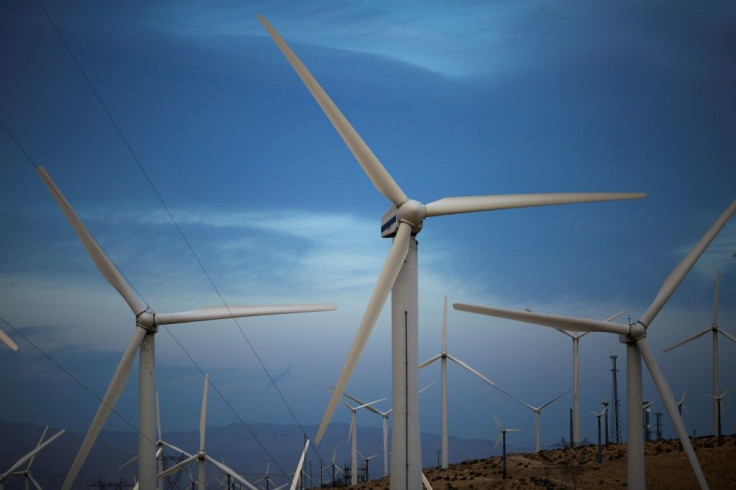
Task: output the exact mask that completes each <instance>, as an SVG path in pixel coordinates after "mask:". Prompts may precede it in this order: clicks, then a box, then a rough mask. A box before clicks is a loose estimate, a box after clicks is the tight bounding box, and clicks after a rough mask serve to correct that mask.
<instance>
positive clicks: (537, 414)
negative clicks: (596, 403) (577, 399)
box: [495, 386, 572, 453]
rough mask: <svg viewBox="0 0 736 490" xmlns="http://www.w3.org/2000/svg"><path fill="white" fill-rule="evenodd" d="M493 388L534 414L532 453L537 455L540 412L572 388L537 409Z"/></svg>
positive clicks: (499, 389)
mask: <svg viewBox="0 0 736 490" xmlns="http://www.w3.org/2000/svg"><path fill="white" fill-rule="evenodd" d="M495 388H496V389H497V390H498V391H500V392H501V393H503V394H505V395H507V396H509V397H511V398H513V399H514V400H516V401H517V402H519V403H521V404H522V405H524V406H525V407H526V408H528V409H529V410H531V411H532V412H534V452H535V453H538V452H539V417H540V415H542V410H544V409H545V408H547V406H548V405H550V404H552V403H553V402H556V401H557V400H559V399H560V398H562V397H563V396H565V395H567V394H568V393H570V392H571V391H572V388H570V389H569V390H567V391H566V392H564V393H560V394H559V395H557V396H556V397H554V398H552V399H551V400H549V401H547V402H545V403H544V404H542V405H539V406H538V407H535V406H534V405H531V404H529V403H527V402H525V401H524V400H522V399H520V398H518V397H516V396H514V395H512V394H511V393H508V392H507V391H504V390H502V389H501V388H499V387H497V386H496V387H495Z"/></svg>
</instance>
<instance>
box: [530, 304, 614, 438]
mask: <svg viewBox="0 0 736 490" xmlns="http://www.w3.org/2000/svg"><path fill="white" fill-rule="evenodd" d="M526 311H528V312H529V313H534V312H533V311H532V310H530V309H529V308H527V309H526ZM625 312H626V310H622V311H619V312H618V313H616V314H615V315H611V316H609V317H608V318H606V319H605V320H603V321H604V322H610V321H611V320H614V319H616V318H618V317H619V316H621V315H623V314H624V313H625ZM556 330H557V331H558V332H561V333H563V334H565V335H567V336H568V337H570V339H571V340H572V445H573V446H577V445H578V444H580V360H579V359H580V354H579V351H580V345H579V344H580V339H581V338H582V337H584V336H586V335H587V334H588V333H590V332H568V331H567V330H565V329H562V328H558V329H556ZM537 450H538V449H537Z"/></svg>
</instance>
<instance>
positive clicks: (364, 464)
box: [358, 451, 378, 481]
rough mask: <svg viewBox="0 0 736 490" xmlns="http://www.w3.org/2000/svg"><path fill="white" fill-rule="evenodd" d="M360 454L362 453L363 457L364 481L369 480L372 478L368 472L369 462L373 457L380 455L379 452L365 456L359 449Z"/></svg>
mask: <svg viewBox="0 0 736 490" xmlns="http://www.w3.org/2000/svg"><path fill="white" fill-rule="evenodd" d="M358 454H359V455H360V457H361V459H362V460H363V478H364V480H363V481H368V480H370V476H369V474H368V463H370V462H371V460H372V459H373V458H375V457H376V456H378V455H377V454H374V455H372V456H365V455H364V454H363V453H361V452H360V451H358Z"/></svg>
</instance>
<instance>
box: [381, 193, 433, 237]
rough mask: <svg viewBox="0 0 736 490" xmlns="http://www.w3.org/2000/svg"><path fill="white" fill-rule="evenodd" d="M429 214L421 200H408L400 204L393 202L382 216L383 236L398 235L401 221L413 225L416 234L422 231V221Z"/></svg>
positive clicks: (413, 232) (412, 229)
mask: <svg viewBox="0 0 736 490" xmlns="http://www.w3.org/2000/svg"><path fill="white" fill-rule="evenodd" d="M426 216H427V211H426V209H425V208H424V204H422V203H420V202H419V201H414V200H411V199H410V200H408V201H406V202H404V203H401V204H400V205H399V206H396V204H392V205H391V207H389V208H388V211H386V213H384V215H383V217H382V218H381V236H382V237H384V238H392V237H395V236H396V232H397V231H398V229H399V224H400V223H407V224H409V225H411V232H412V234H413V235H416V234H417V233H419V232H420V231H422V223H423V221H424V218H425V217H426Z"/></svg>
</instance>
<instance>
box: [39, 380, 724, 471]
mask: <svg viewBox="0 0 736 490" xmlns="http://www.w3.org/2000/svg"><path fill="white" fill-rule="evenodd" d="M726 393H728V390H726ZM48 430H49V426H48V425H47V426H46V427H44V428H43V432H41V437H40V438H39V439H38V442H37V443H36V447H38V446H40V445H41V443H42V442H43V438H44V437H46V432H48ZM36 454H38V453H36ZM36 454H34V455H33V456H31V459H29V460H28V466H26V473H28V471H30V469H31V466H32V465H33V460H34V459H36Z"/></svg>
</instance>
